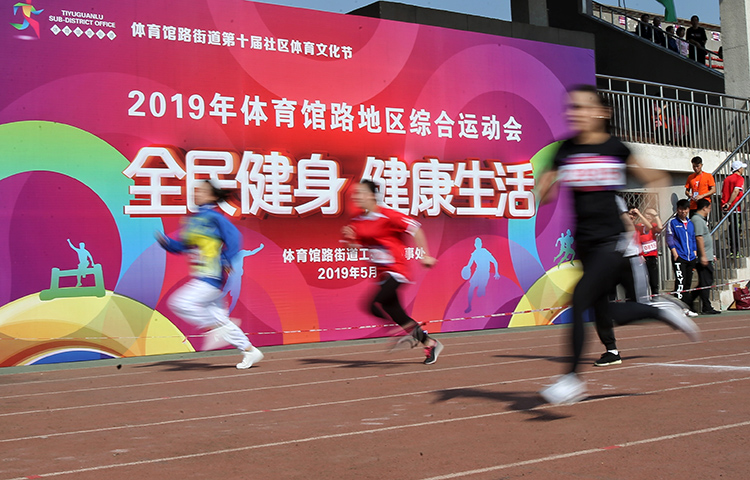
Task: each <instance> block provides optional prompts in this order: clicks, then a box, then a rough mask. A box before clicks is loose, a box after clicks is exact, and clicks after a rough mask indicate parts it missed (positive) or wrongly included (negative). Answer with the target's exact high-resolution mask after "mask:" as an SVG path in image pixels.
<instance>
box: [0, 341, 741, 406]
mask: <svg viewBox="0 0 750 480" xmlns="http://www.w3.org/2000/svg"><path fill="white" fill-rule="evenodd" d="M703 332H704V333H706V331H705V330H704V331H703ZM672 333H674V332H669V333H663V334H656V335H642V336H636V337H630V338H627V340H632V339H638V338H653V337H661V336H666V335H671V334H672ZM497 335H499V334H497ZM557 337H558V338H559V335H558V336H557ZM748 338H750V336H746V337H732V338H729V339H716V340H711V342H720V341H737V340H745V339H748ZM620 340H621V341H623V338H621V339H620ZM514 341H515V340H514ZM563 343H564V342H563ZM561 344H562V343H560V342H557V343H554V344H545V345H534V346H533V348H534V349H541V348H547V349H548V348H553V347H558V346H560V345H561ZM451 345H453V344H451ZM681 345H690V342H685V343H681V344H669V345H657V346H651V347H639V348H634V349H630V350H629V351H640V350H653V349H657V348H672V347H675V346H681ZM523 348H528V349H531V348H532V347H521V348H520V349H523ZM517 350H519V347H507V348H500V349H490V350H475V351H472V352H462V353H453V354H451V353H447V354H443V355H442V356H443V358H446V357H452V356H461V357H463V356H467V355H479V354H485V353H496V354H497V353H502V352H508V351H517ZM367 353H382V350H373V351H368V352H367ZM349 355H353V354H349V353H346V354H335V355H326V356H325V358H331V357H335V356H349ZM308 358H309V356H308ZM304 359H305V357H300V358H299V359H298V360H304ZM402 362H403V363H405V364H408V363H410V360H406V359H398V358H394V359H393V360H391V361H390V362H389V363H391V364H392V365H398V364H399V363H402ZM264 363H266V362H264ZM373 363H375V361H374V362H373ZM492 365H495V364H492ZM480 366H486V365H480ZM344 367H347V365H340V366H339V365H321V366H315V367H299V368H290V369H285V370H265V371H260V372H253V376H257V375H276V374H279V373H295V372H300V371H310V370H323V369H328V368H344ZM467 368H472V367H467ZM443 370H445V369H443ZM423 371H424V370H423ZM429 371H431V372H432V371H438V370H436V369H430V370H429ZM439 371H442V370H439ZM142 373H149V372H132V373H123V374H114V375H106V376H91V377H77V378H75V377H73V378H66V379H60V381H78V380H83V379H91V378H109V377H116V376H118V375H120V376H123V375H134V374H142ZM151 373H153V372H151ZM411 373H412V372H407V373H406V374H407V375H408V374H411ZM227 378H236V375H209V376H205V377H192V378H184V379H177V380H165V381H157V382H141V383H137V384H135V385H133V384H126V385H111V386H101V387H89V388H77V389H68V390H55V391H47V392H35V393H25V394H16V395H3V396H0V400H3V399H11V398H29V397H38V396H45V395H56V396H57V395H61V394H68V393H82V392H93V391H103V390H117V389H123V388H135V387H146V386H154V385H164V384H177V383H189V382H199V381H208V380H223V379H227ZM51 381H55V380H51ZM32 383H43V381H34V382H24V383H16V384H12V385H13V386H18V385H27V384H32ZM9 385H10V384H9ZM0 416H2V414H0Z"/></svg>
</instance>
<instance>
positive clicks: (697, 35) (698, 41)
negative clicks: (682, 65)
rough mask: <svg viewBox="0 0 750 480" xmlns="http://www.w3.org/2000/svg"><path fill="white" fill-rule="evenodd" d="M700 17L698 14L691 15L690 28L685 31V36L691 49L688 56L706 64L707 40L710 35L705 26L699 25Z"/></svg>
mask: <svg viewBox="0 0 750 480" xmlns="http://www.w3.org/2000/svg"><path fill="white" fill-rule="evenodd" d="M698 22H700V19H699V18H698V15H693V16H692V17H690V28H688V29H687V30H686V31H685V38H686V39H687V41H688V43H689V44H690V51H689V53H688V57H689V58H690V60H695V61H696V62H698V63H702V64H703V65H705V64H706V42H707V41H708V36H707V35H706V30H705V29H704V28H703V27H699V26H698Z"/></svg>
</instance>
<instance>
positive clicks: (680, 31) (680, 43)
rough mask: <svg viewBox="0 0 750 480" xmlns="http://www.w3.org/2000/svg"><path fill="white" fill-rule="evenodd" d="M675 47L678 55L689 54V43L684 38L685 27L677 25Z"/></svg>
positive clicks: (685, 55) (684, 55)
mask: <svg viewBox="0 0 750 480" xmlns="http://www.w3.org/2000/svg"><path fill="white" fill-rule="evenodd" d="M677 37H679V38H678V40H677V48H678V49H679V51H680V55H682V56H683V57H687V56H688V55H689V54H690V44H688V42H687V40H685V27H677Z"/></svg>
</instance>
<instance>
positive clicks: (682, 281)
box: [666, 199, 698, 316]
mask: <svg viewBox="0 0 750 480" xmlns="http://www.w3.org/2000/svg"><path fill="white" fill-rule="evenodd" d="M675 207H676V214H675V217H674V218H672V219H671V220H670V221H669V222H667V228H666V232H667V234H666V240H667V246H668V247H669V250H670V251H671V252H672V267H673V268H674V290H675V296H676V297H677V298H678V299H680V300H682V301H683V302H685V303H686V304H687V305H688V311H687V312H685V313H686V314H687V315H689V316H697V315H698V314H697V313H694V312H693V311H692V305H693V303H692V300H693V296H692V294H691V293H690V292H686V291H685V290H689V289H690V283H691V282H692V281H693V269H694V268H695V264H696V262H697V259H698V255H697V250H698V247H697V244H696V241H695V226H694V225H693V222H691V221H690V219H689V218H688V212H689V211H690V202H689V201H688V200H685V199H682V200H679V201H678V202H677V205H676V206H675Z"/></svg>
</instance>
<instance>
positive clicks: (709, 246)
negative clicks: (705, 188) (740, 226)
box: [690, 198, 721, 315]
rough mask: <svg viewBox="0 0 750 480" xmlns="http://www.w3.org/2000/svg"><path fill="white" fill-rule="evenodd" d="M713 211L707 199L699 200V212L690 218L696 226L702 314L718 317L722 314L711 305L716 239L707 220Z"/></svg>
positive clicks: (697, 268) (699, 293)
mask: <svg viewBox="0 0 750 480" xmlns="http://www.w3.org/2000/svg"><path fill="white" fill-rule="evenodd" d="M710 211H711V202H709V201H708V200H706V199H705V198H701V199H700V200H698V211H697V212H695V215H693V216H692V217H691V218H690V221H691V222H693V225H694V226H695V244H696V246H697V247H698V263H697V264H696V265H695V270H696V272H698V297H699V298H700V299H701V313H702V314H703V315H716V314H717V313H721V312H720V311H718V310H715V309H714V307H713V305H711V288H710V287H712V286H713V284H714V261H716V257H715V256H714V239H713V238H711V230H709V228H708V222H707V221H706V218H707V217H708V214H709V212H710Z"/></svg>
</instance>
